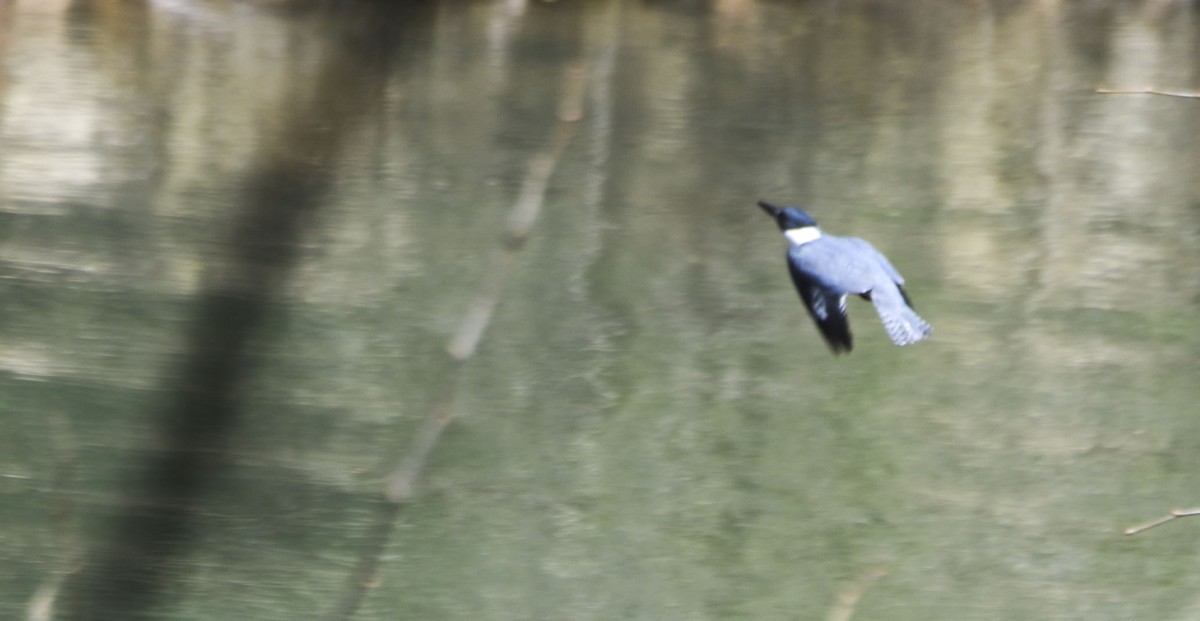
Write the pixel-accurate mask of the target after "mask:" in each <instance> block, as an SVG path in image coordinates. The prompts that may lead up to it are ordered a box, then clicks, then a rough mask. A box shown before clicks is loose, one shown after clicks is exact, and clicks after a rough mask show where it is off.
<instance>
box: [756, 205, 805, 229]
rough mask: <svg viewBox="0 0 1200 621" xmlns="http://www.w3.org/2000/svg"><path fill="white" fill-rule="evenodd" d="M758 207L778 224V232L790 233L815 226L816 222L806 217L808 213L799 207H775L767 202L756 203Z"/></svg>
mask: <svg viewBox="0 0 1200 621" xmlns="http://www.w3.org/2000/svg"><path fill="white" fill-rule="evenodd" d="M758 206H759V207H762V209H763V211H765V212H767V213H768V214H770V216H771V217H772V218H775V222H776V223H777V224H779V230H781V231H790V230H792V229H800V228H804V227H807V226H817V221H816V220H813V217H812V216H810V215H808V212H806V211H804V210H803V209H800V208H799V207H777V206H775V205H772V204H771V203H768V202H767V201H758Z"/></svg>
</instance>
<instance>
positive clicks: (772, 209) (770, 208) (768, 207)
mask: <svg viewBox="0 0 1200 621" xmlns="http://www.w3.org/2000/svg"><path fill="white" fill-rule="evenodd" d="M758 206H759V207H762V208H763V211H765V212H767V213H768V214H770V215H771V217H772V218H774V217H775V216H778V215H779V211H780V208H779V207H776V206H775V205H772V204H771V203H768V202H767V201H758Z"/></svg>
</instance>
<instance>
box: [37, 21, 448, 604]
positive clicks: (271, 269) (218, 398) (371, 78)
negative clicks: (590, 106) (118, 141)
mask: <svg viewBox="0 0 1200 621" xmlns="http://www.w3.org/2000/svg"><path fill="white" fill-rule="evenodd" d="M282 17H283V18H285V19H316V20H319V23H320V24H321V25H322V26H324V27H326V30H325V32H326V34H327V35H328V46H327V48H326V49H327V54H326V57H325V58H323V59H322V66H321V71H320V72H319V73H318V74H317V75H316V78H315V81H316V84H315V85H314V84H312V83H306V84H297V85H296V89H297V90H298V91H299V92H301V93H304V94H305V95H304V96H301V97H297V98H296V99H295V100H294V102H292V103H289V104H288V105H287V106H288V108H289V109H285V110H282V111H281V116H282V117H283V118H284V119H285V120H284V122H283V123H281V124H280V125H279V127H280V129H279V131H278V132H277V133H276V135H275V136H274V137H273V138H272V139H270V140H268V141H266V142H265V144H267V145H269V146H268V147H266V148H265V149H264V152H262V153H260V154H259V156H258V163H257V164H256V165H255V166H254V167H253V170H251V171H249V173H248V174H247V179H248V181H247V182H246V187H245V190H244V192H243V194H242V196H243V198H242V199H241V205H240V208H239V211H238V214H237V216H236V217H235V221H234V222H233V223H232V231H233V232H232V235H231V237H230V242H229V244H228V246H227V248H226V249H225V251H224V252H223V253H222V254H223V256H219V257H216V259H217V260H216V261H213V262H211V265H210V266H208V269H207V270H206V275H207V279H206V284H205V285H204V287H203V290H202V292H201V293H200V294H199V295H198V296H197V300H196V306H195V314H194V316H193V319H192V321H191V326H190V329H189V330H190V334H189V336H188V338H187V340H186V351H185V352H184V353H183V354H182V355H181V356H180V363H179V369H178V370H177V372H176V373H174V374H172V378H173V379H172V380H170V381H169V382H170V383H169V385H167V386H165V387H164V391H163V392H164V394H165V395H166V396H165V398H164V405H163V406H162V407H161V409H160V410H159V411H158V412H157V413H155V414H154V420H155V421H156V424H157V426H158V427H159V429H160V438H161V439H160V441H159V444H158V446H156V447H154V449H153V450H152V451H150V452H149V453H148V455H149V456H148V457H146V458H145V459H144V461H143V462H142V463H140V464H139V465H138V466H137V467H136V468H135V470H134V471H135V472H138V473H139V474H138V475H137V477H138V478H137V480H135V481H132V482H131V484H130V488H129V490H128V491H127V492H126V497H125V499H124V501H123V504H122V505H121V506H120V507H119V508H118V509H117V510H116V515H115V516H114V519H113V521H112V523H111V524H110V525H109V526H108V529H109V530H108V531H107V532H103V531H102V533H101V535H100V537H99V538H98V539H97V540H96V541H95V542H94V543H93V544H92V549H91V550H89V551H88V552H87V554H86V558H85V561H84V564H83V565H82V567H81V568H80V569H79V570H78V571H77V572H76V573H75V575H73V576H72V577H71V578H70V580H69V582H68V584H67V586H66V590H65V594H64V595H65V597H64V599H63V606H62V608H61V612H62V615H61V617H62V618H70V619H137V618H147V617H150V616H159V615H157V614H153V613H154V611H155V609H156V608H157V607H159V606H160V605H162V604H165V603H169V602H165V601H163V600H164V596H165V595H166V594H168V593H173V592H175V591H177V590H178V589H177V588H175V587H174V586H173V585H174V583H175V582H176V581H177V580H178V578H179V577H180V572H179V571H178V569H179V568H181V567H186V566H187V563H186V562H185V559H184V557H185V555H187V554H188V553H189V551H190V548H191V544H192V543H193V541H192V540H193V537H194V529H195V522H196V519H197V508H198V506H199V504H200V503H199V501H200V500H201V498H202V497H203V495H204V494H205V491H206V486H207V485H208V484H209V483H210V482H211V481H212V480H213V479H214V477H216V476H217V475H218V474H219V471H220V468H221V464H222V462H223V457H222V453H223V450H224V449H225V447H226V446H227V445H228V443H229V441H230V439H231V438H232V437H233V436H234V435H235V434H236V433H237V432H238V423H239V419H240V417H242V416H243V415H244V414H245V412H244V403H243V401H242V398H241V394H240V393H241V389H242V386H243V381H244V378H245V377H246V375H247V373H248V371H250V370H251V369H250V367H251V365H252V362H253V359H254V351H253V343H254V342H255V340H256V338H258V337H259V334H260V330H261V329H262V328H263V326H264V323H265V322H266V321H267V320H268V319H269V314H270V312H271V308H272V306H273V305H274V304H276V303H277V302H278V300H279V296H280V293H281V290H282V288H283V285H284V284H285V283H286V281H287V280H288V277H289V275H290V273H291V271H292V268H293V267H294V264H295V262H296V258H297V249H298V247H299V242H300V241H301V240H302V238H303V235H304V231H305V230H306V223H307V221H308V219H309V218H311V217H313V215H314V214H315V213H316V212H317V211H319V210H320V208H321V207H322V206H323V204H324V201H325V197H326V194H327V191H328V189H329V186H330V185H331V183H332V181H333V174H334V173H333V171H334V170H336V163H337V161H338V157H339V154H340V150H341V146H342V144H343V142H344V140H345V139H346V138H347V136H348V135H349V134H351V133H352V131H353V129H354V128H355V127H356V126H358V125H359V124H360V123H361V122H362V121H363V120H364V119H366V118H369V117H370V115H371V114H373V113H374V111H376V110H378V109H379V103H380V97H379V93H380V92H381V91H382V86H383V84H384V82H385V80H386V78H387V75H388V73H389V71H390V69H391V68H392V67H393V66H394V64H395V63H396V62H397V61H399V60H402V56H403V55H404V54H402V53H400V52H404V51H405V50H411V49H412V47H413V46H412V45H405V43H406V42H411V41H413V40H422V39H423V37H422V36H421V35H422V33H423V32H424V31H427V30H428V24H429V20H430V17H431V14H430V12H429V11H427V10H425V9H423V8H417V7H414V6H413V5H405V6H404V7H403V8H397V7H395V6H393V5H392V3H378V4H368V3H339V4H338V5H337V7H336V8H328V9H325V8H313V9H311V10H305V11H301V12H299V13H294V12H293V13H290V14H289V15H286V16H282ZM315 121H319V122H315ZM214 266H220V267H214Z"/></svg>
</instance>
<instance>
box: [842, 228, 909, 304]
mask: <svg viewBox="0 0 1200 621" xmlns="http://www.w3.org/2000/svg"><path fill="white" fill-rule="evenodd" d="M846 242H847V243H848V244H851V245H853V246H854V247H855V248H856V249H857V251H858V252H859V253H861V254H862V256H867V257H871V258H872V259H874V261H875V262H876V264H878V265H879V267H881V268H883V271H884V272H885V273H886V274H887V275H888V277H889V278H891V279H892V282H894V283H896V288H897V289H899V290H900V296H901V297H903V298H904V303H905V304H907V305H908V306H909V307H910V308H911V307H912V300H909V299H908V292H907V291H905V290H904V277H903V276H901V275H900V272H899V271H897V270H896V268H895V267H894V266H893V265H892V262H891V261H888V258H887V257H885V256H884V255H883V253H882V252H879V251H878V250H876V249H875V246H872V245H871V242H869V241H867V240H865V239H860V238H858V237H847V238H846Z"/></svg>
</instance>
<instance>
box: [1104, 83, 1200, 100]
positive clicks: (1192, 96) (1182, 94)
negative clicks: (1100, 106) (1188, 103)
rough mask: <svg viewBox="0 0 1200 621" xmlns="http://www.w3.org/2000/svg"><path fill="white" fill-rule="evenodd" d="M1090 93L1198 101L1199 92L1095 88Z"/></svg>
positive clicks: (1144, 88) (1199, 97)
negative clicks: (1156, 96)
mask: <svg viewBox="0 0 1200 621" xmlns="http://www.w3.org/2000/svg"><path fill="white" fill-rule="evenodd" d="M1092 92H1094V93H1096V94H1097V95H1162V96H1164V97H1183V98H1186V99H1200V92H1196V91H1174V90H1172V91H1164V90H1161V89H1157V88H1152V87H1149V86H1146V87H1143V88H1101V87H1097V88H1096V89H1095V90H1093V91H1092Z"/></svg>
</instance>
